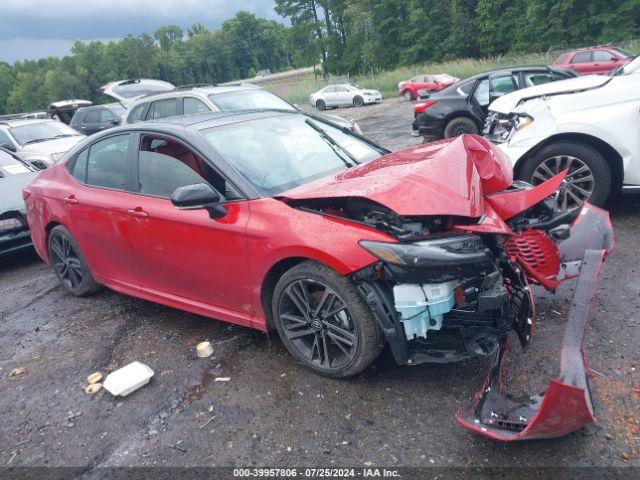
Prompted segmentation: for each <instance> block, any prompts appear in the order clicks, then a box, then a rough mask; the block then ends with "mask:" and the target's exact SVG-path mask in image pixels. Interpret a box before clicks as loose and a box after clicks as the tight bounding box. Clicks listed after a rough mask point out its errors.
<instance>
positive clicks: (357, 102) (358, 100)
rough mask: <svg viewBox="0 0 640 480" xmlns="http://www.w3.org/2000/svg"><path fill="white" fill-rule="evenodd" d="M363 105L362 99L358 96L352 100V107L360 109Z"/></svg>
mask: <svg viewBox="0 0 640 480" xmlns="http://www.w3.org/2000/svg"><path fill="white" fill-rule="evenodd" d="M363 105H364V98H362V97H361V96H360V95H358V96H357V97H356V98H354V99H353V106H354V107H361V106H363Z"/></svg>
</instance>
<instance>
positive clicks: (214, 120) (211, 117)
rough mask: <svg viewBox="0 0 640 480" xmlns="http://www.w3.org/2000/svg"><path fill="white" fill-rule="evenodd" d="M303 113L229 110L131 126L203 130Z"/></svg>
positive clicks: (148, 121) (292, 111) (293, 111)
mask: <svg viewBox="0 0 640 480" xmlns="http://www.w3.org/2000/svg"><path fill="white" fill-rule="evenodd" d="M286 114H293V115H303V114H302V113H301V112H298V111H296V110H291V111H289V110H268V109H265V110H230V111H223V112H204V113H197V114H194V115H181V116H177V117H168V118H162V119H158V120H147V121H144V122H136V123H134V124H131V126H132V127H136V128H145V126H146V127H154V126H158V125H165V126H169V127H174V128H175V127H186V128H188V129H192V130H204V129H207V128H213V127H219V126H222V125H229V124H232V123H238V122H244V121H248V120H259V119H262V118H270V117H276V116H279V115H286Z"/></svg>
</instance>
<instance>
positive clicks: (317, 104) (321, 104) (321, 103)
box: [316, 100, 327, 110]
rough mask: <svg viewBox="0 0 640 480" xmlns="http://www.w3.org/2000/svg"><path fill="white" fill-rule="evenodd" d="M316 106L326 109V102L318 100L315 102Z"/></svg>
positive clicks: (319, 108)
mask: <svg viewBox="0 0 640 480" xmlns="http://www.w3.org/2000/svg"><path fill="white" fill-rule="evenodd" d="M316 108H317V109H318V110H326V109H327V104H326V103H324V100H318V101H317V102H316Z"/></svg>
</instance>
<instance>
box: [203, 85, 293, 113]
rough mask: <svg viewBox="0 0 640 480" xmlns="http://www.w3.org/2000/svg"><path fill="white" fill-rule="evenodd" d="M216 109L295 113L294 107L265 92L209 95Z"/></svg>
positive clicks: (237, 91) (246, 91)
mask: <svg viewBox="0 0 640 480" xmlns="http://www.w3.org/2000/svg"><path fill="white" fill-rule="evenodd" d="M209 100H211V101H212V102H213V103H214V105H215V106H216V107H218V108H219V109H220V110H222V111H229V110H255V109H262V108H272V109H273V108H275V109H284V110H291V111H295V107H294V106H293V105H291V104H290V103H288V102H286V101H284V100H283V99H281V98H280V97H279V96H277V95H275V94H273V93H271V92H269V91H267V90H258V89H256V90H236V91H235V92H226V93H215V94H211V95H209Z"/></svg>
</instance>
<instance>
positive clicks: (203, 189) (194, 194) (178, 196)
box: [171, 183, 227, 218]
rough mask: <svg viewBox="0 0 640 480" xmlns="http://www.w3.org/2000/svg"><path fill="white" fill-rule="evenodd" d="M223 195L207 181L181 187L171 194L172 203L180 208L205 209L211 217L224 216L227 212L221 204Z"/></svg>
mask: <svg viewBox="0 0 640 480" xmlns="http://www.w3.org/2000/svg"><path fill="white" fill-rule="evenodd" d="M220 199H221V195H220V194H219V193H218V192H216V191H215V190H214V189H213V188H212V187H211V186H210V185H208V184H206V183H196V184H195V185H186V186H184V187H179V188H177V189H176V190H175V192H173V194H172V195H171V203H173V205H174V206H175V207H176V208H178V209H180V210H200V209H205V210H207V211H208V212H209V216H210V217H211V218H222V217H224V216H225V215H226V214H227V211H226V210H225V208H224V207H223V206H222V205H220Z"/></svg>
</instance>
